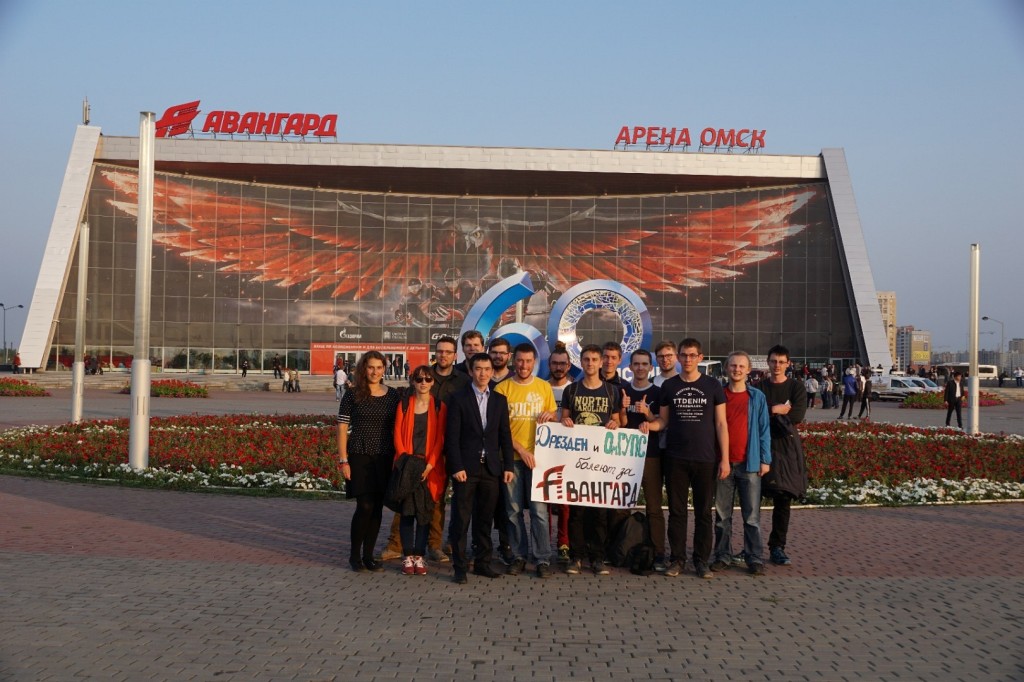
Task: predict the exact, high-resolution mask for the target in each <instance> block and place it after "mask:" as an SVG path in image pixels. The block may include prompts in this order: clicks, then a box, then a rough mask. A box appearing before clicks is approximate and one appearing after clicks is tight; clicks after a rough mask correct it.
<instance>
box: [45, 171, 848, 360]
mask: <svg viewBox="0 0 1024 682" xmlns="http://www.w3.org/2000/svg"><path fill="white" fill-rule="evenodd" d="M136 191H137V175H136V173H135V171H134V169H131V168H122V167H117V166H108V165H102V164H97V165H96V166H95V167H94V173H93V180H92V185H91V187H90V191H89V196H88V205H87V220H88V221H89V224H90V228H91V229H90V232H91V242H92V243H91V248H90V263H89V275H88V302H87V323H86V346H87V348H86V353H87V355H98V356H99V357H100V358H101V359H103V360H104V361H106V362H108V363H109V364H110V365H112V366H117V365H118V364H120V363H125V364H128V363H130V358H131V355H132V348H133V346H132V335H133V316H134V292H135V248H136V239H135V235H136V216H135V210H136V209H135V207H136V204H137V196H136ZM72 263H73V265H72V272H71V274H70V276H69V278H68V285H67V289H66V292H65V295H64V297H63V300H62V304H61V307H60V312H59V317H58V321H57V324H56V328H55V340H54V347H53V349H52V350H51V354H50V363H51V366H52V363H53V362H54V361H55V359H56V348H58V347H59V348H60V359H61V362H62V363H64V364H69V363H70V352H71V348H72V346H73V341H74V308H75V296H76V286H77V259H73V260H72ZM516 273H527V274H528V275H529V277H530V280H531V282H532V284H533V288H534V290H535V292H536V293H535V294H534V296H533V297H532V298H531V299H529V301H527V302H526V303H525V304H524V305H521V306H520V310H519V311H518V315H519V319H520V320H521V321H523V322H526V323H527V324H530V325H532V326H534V327H536V328H537V329H540V330H545V329H547V318H548V314H549V312H550V310H551V307H552V305H553V304H554V302H555V301H556V300H557V299H558V298H559V296H561V294H562V293H563V292H565V291H566V290H567V289H569V288H570V287H572V286H573V285H575V284H578V283H580V282H583V281H586V280H591V279H610V280H614V281H617V282H619V283H621V284H623V285H625V286H627V287H629V288H630V289H632V290H633V291H635V292H636V293H637V294H638V295H639V296H640V297H641V298H642V300H643V301H644V303H645V305H646V306H647V308H648V310H649V312H650V316H651V323H652V325H653V338H654V340H655V342H657V341H658V340H661V339H663V338H667V339H671V340H675V341H678V340H680V339H681V338H683V337H684V336H693V337H695V338H697V339H699V340H700V341H701V342H702V343H704V345H705V355H707V356H708V357H714V358H721V357H724V356H725V355H727V354H728V353H729V352H730V351H731V350H734V349H743V350H746V351H748V352H750V353H751V354H753V355H759V354H760V355H763V354H764V353H765V352H766V351H767V349H768V348H769V347H770V346H772V345H774V344H776V343H783V344H785V345H786V346H788V347H789V348H790V349H791V351H792V353H793V357H794V358H797V359H804V358H805V359H809V360H813V361H826V360H828V359H829V358H832V357H850V356H849V355H847V354H850V353H853V352H854V349H856V347H857V344H856V342H855V340H854V338H853V331H852V330H853V326H852V318H851V307H850V303H849V300H848V296H847V293H846V287H845V285H844V276H843V270H842V264H841V256H840V252H839V248H838V244H837V240H836V235H835V226H834V224H833V220H832V212H831V209H830V205H829V198H828V191H827V188H826V186H825V184H824V183H810V184H806V185H799V186H787V187H783V188H770V189H757V190H747V189H738V190H735V191H719V192H704V193H689V194H664V195H656V196H641V197H635V196H630V197H573V198H557V199H553V198H512V199H510V198H487V197H458V198H455V197H438V196H413V195H396V194H372V193H354V192H343V191H329V190H322V189H312V188H309V189H304V188H288V187H280V186H272V185H259V184H246V183H238V182H234V181H225V180H217V179H210V178H200V177H194V176H180V175H173V174H167V173H158V174H157V178H156V196H155V201H154V249H153V282H152V290H153V299H152V330H151V343H152V346H153V349H152V358H153V361H154V367H162V368H164V369H168V370H170V369H179V370H184V369H189V370H192V371H195V370H199V369H205V370H208V371H232V372H233V371H236V370H237V367H238V364H239V362H240V361H241V360H242V359H248V361H249V364H250V366H251V367H252V368H253V370H255V371H258V370H259V368H261V367H264V368H266V369H267V370H268V371H269V367H270V363H271V362H272V360H273V358H274V357H275V356H278V357H280V358H281V359H282V360H284V359H286V358H287V361H288V366H297V367H298V368H299V369H300V370H308V369H309V368H310V352H311V347H312V344H315V343H320V344H322V343H325V342H334V343H359V344H364V345H365V344H369V345H371V346H372V345H377V344H379V345H381V346H382V347H384V348H386V347H387V345H388V344H413V345H415V344H422V345H424V346H429V345H430V344H431V343H432V340H434V339H436V338H437V337H438V336H439V335H441V334H452V335H453V336H454V335H457V334H458V333H459V331H460V329H461V327H462V322H463V319H464V317H465V315H466V313H467V311H468V310H469V308H470V306H471V305H472V304H473V303H474V302H475V301H476V300H478V299H479V297H480V296H481V295H483V294H485V293H486V292H487V291H488V289H489V288H490V287H491V286H493V285H494V284H496V283H497V282H498V281H500V280H502V279H503V278H505V277H508V276H509V275H513V274H516ZM515 314H516V311H515V309H510V310H509V311H508V312H507V314H506V315H505V316H504V318H503V320H502V322H507V321H510V320H512V319H513V318H515ZM577 334H578V336H580V337H581V338H582V340H583V341H584V342H587V343H589V342H597V343H602V342H604V341H607V340H619V338H621V324H619V323H618V321H617V320H616V319H615V318H614V316H610V315H608V314H607V313H605V312H603V311H592V312H590V313H587V314H586V315H584V317H583V318H582V319H581V320H580V322H579V325H578V326H577ZM616 335H619V336H616Z"/></svg>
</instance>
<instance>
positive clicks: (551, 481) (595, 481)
mask: <svg viewBox="0 0 1024 682" xmlns="http://www.w3.org/2000/svg"><path fill="white" fill-rule="evenodd" d="M536 436H537V441H536V448H535V450H534V458H535V459H536V464H535V466H534V468H533V491H532V492H531V499H532V500H533V501H534V502H547V503H550V504H574V505H582V506H587V507H603V508H606V509H631V508H633V507H635V506H636V503H637V499H638V497H639V495H640V486H641V482H642V480H643V476H644V461H645V460H646V456H647V435H646V434H643V433H640V432H639V431H637V430H636V429H606V428H604V427H603V426H584V425H580V424H577V425H576V426H573V427H568V426H564V425H562V424H560V423H558V422H548V423H546V424H539V425H538V426H537V433H536Z"/></svg>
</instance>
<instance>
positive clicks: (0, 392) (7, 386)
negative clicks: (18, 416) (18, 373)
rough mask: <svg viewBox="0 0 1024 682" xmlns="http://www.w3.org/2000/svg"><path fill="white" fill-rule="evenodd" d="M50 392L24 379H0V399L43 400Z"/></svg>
mask: <svg viewBox="0 0 1024 682" xmlns="http://www.w3.org/2000/svg"><path fill="white" fill-rule="evenodd" d="M49 395H50V392H49V391H47V390H46V389H44V388H42V387H41V386H37V385H36V384H33V383H32V382H31V381H25V380H24V379H8V378H6V377H5V378H3V379H0V397H4V398H45V397H47V396H49Z"/></svg>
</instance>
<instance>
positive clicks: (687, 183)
mask: <svg viewBox="0 0 1024 682" xmlns="http://www.w3.org/2000/svg"><path fill="white" fill-rule="evenodd" d="M96 160H97V161H100V162H107V163H115V164H124V165H130V166H136V165H137V163H138V139H137V138H133V137H101V138H100V145H99V148H98V149H97V153H96ZM156 170H158V171H165V172H171V173H182V174H194V175H202V176H204V177H214V178H221V179H228V180H237V181H242V182H256V183H267V184H275V185H286V186H295V187H321V188H324V189H344V190H351V191H360V192H396V193H403V194H406V193H407V194H428V195H435V196H437V195H451V196H462V195H471V196H476V197H480V196H496V197H510V196H546V197H557V196H601V195H604V194H609V195H619V196H621V195H642V194H665V193H674V192H693V191H715V190H720V189H721V190H725V189H733V190H735V189H736V188H738V187H739V188H742V187H769V186H771V187H777V186H785V185H795V184H802V183H806V182H809V181H814V180H824V179H825V177H826V176H825V169H824V164H823V163H822V160H821V157H820V156H781V155H764V154H721V153H690V152H688V153H680V152H667V151H665V152H663V151H622V150H581V149H525V148H518V147H455V146H424V145H394V144H353V143H331V142H326V143H319V144H318V143H315V142H283V141H263V140H237V139H236V140H213V139H192V138H184V139H181V138H174V139H159V140H157V142H156Z"/></svg>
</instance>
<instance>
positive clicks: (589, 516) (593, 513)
mask: <svg viewBox="0 0 1024 682" xmlns="http://www.w3.org/2000/svg"><path fill="white" fill-rule="evenodd" d="M580 365H581V366H582V368H583V378H582V379H580V380H579V381H577V382H576V383H574V384H570V385H569V386H567V387H566V389H565V392H564V393H562V424H564V425H565V426H570V427H571V426H574V425H576V424H587V425H590V426H604V427H605V428H609V429H616V428H618V427H619V410H620V409H621V399H620V394H619V392H618V390H617V389H616V388H615V387H614V386H611V385H609V384H608V383H607V382H605V381H603V380H602V379H601V375H600V372H601V348H600V347H599V346H595V345H590V346H584V348H583V350H582V351H580ZM607 542H608V510H607V509H605V508H603V507H601V508H599V507H583V506H579V505H573V506H571V507H570V511H569V556H570V559H569V565H568V566H567V567H566V569H565V572H566V573H568V574H569V575H578V574H579V573H580V572H581V571H582V568H583V557H584V555H586V556H588V557H589V559H590V567H591V569H592V570H593V571H594V575H608V573H609V572H610V571H609V570H608V568H607V566H605V563H604V555H605V545H606V544H607Z"/></svg>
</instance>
